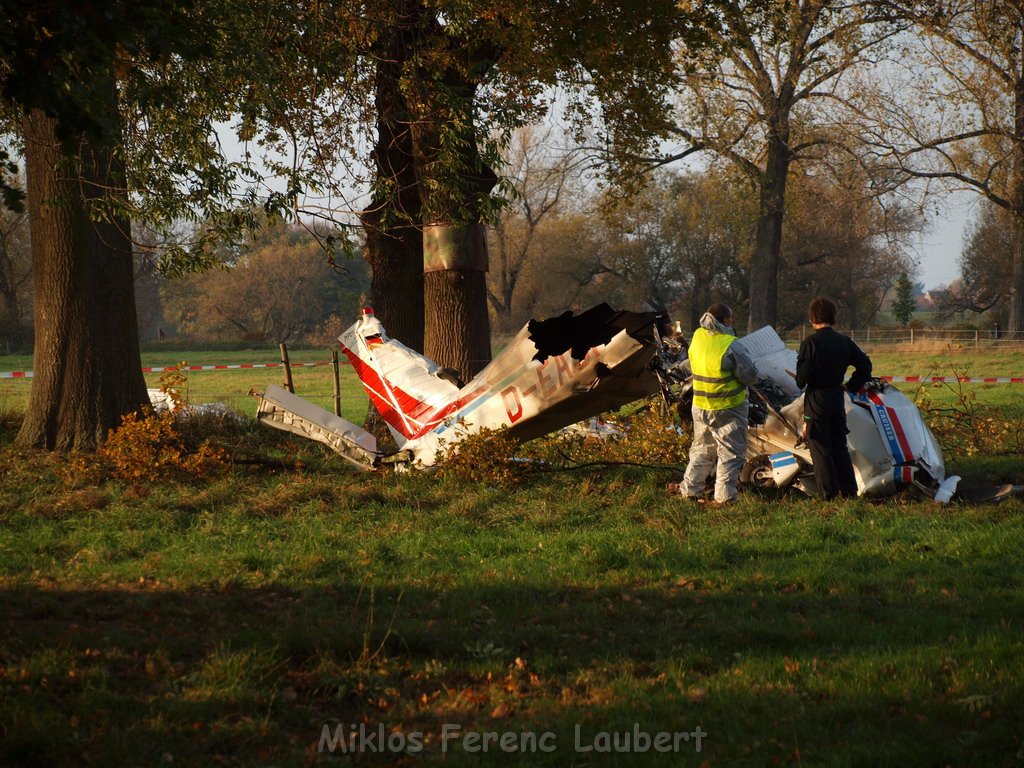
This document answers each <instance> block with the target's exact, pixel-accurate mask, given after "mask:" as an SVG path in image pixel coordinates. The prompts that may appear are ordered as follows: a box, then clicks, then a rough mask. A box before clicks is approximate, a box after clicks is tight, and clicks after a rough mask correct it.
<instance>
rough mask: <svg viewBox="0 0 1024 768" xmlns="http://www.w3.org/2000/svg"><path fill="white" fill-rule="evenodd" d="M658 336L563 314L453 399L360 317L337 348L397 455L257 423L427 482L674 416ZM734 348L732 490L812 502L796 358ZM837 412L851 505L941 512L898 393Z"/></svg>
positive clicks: (908, 407)
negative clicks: (788, 494) (599, 421)
mask: <svg viewBox="0 0 1024 768" xmlns="http://www.w3.org/2000/svg"><path fill="white" fill-rule="evenodd" d="M672 336H673V334H672V333H671V324H670V322H669V319H668V317H667V316H665V315H662V314H657V313H653V312H625V311H617V310H614V309H612V308H611V307H609V306H608V305H607V304H600V305H598V306H596V307H593V308H591V309H589V310H587V311H586V312H583V313H581V314H579V315H573V314H572V313H571V312H565V313H564V314H562V315H560V316H558V317H555V318H551V319H548V320H532V321H530V322H529V323H528V324H527V326H526V327H525V328H523V329H522V330H521V331H520V332H519V333H518V335H517V336H516V337H515V338H514V339H513V340H512V342H511V343H510V344H509V345H508V346H507V347H506V348H505V349H504V350H503V351H502V352H501V353H499V354H498V356H497V357H496V358H495V359H494V360H493V361H492V362H491V363H490V364H489V365H488V366H487V367H486V368H484V370H483V371H481V372H480V373H479V374H478V375H477V376H476V377H474V378H473V380H472V381H470V382H469V383H468V384H465V385H463V384H461V382H459V381H458V380H457V376H456V375H455V374H454V372H451V371H449V370H447V369H443V368H439V367H438V366H437V364H436V363H434V362H433V361H432V360H430V359H428V358H426V357H424V356H423V355H421V354H419V353H417V352H415V351H413V350H411V349H409V348H408V347H406V346H405V345H403V344H402V343H401V342H398V341H396V340H394V339H390V338H388V336H387V334H386V333H385V331H384V327H383V326H382V325H381V323H380V321H379V320H377V318H376V317H375V316H374V314H373V311H372V310H370V309H364V310H363V311H362V314H361V316H360V317H359V319H358V320H357V321H356V323H355V324H354V325H352V326H351V327H350V328H349V329H348V330H346V331H345V332H344V333H343V334H342V335H341V336H340V337H339V339H338V340H339V342H340V343H341V347H342V350H343V351H344V353H345V355H346V356H347V357H348V359H349V361H350V362H351V363H352V366H353V368H354V370H355V371H356V373H357V374H358V376H359V378H360V380H361V381H362V384H363V387H364V388H365V390H366V392H367V394H368V395H369V397H370V401H371V402H372V403H373V405H374V407H375V408H376V410H377V411H378V412H379V413H380V415H381V417H382V418H383V419H384V421H385V423H386V424H387V426H388V429H389V431H390V432H391V435H392V436H393V437H394V439H395V442H396V444H397V445H398V450H397V451H396V452H392V453H388V452H386V451H382V450H379V449H378V446H377V439H376V438H375V437H374V436H373V435H372V434H371V433H369V432H368V431H366V430H365V429H363V428H362V427H360V426H358V425H356V424H353V423H352V422H349V421H347V420H345V419H343V418H341V417H340V416H336V415H334V414H332V413H330V412H328V411H325V410H324V409H322V408H320V407H319V406H316V405H314V404H312V403H310V402H308V401H306V400H303V399H302V398H300V397H298V396H296V395H294V394H292V393H289V392H287V391H286V390H284V389H281V388H280V387H275V386H271V387H268V388H267V391H266V392H265V393H263V394H262V395H261V396H260V398H261V399H260V405H259V410H258V413H257V419H259V420H260V421H261V422H263V423H264V424H267V425H268V426H272V427H276V428H278V429H282V430H285V431H288V432H292V433H295V434H298V435H302V436H304V437H308V438H311V439H313V440H317V441H319V442H321V443H324V444H325V445H327V446H328V447H330V448H331V449H333V450H334V451H336V452H337V453H338V454H340V455H341V456H343V457H344V458H346V459H347V460H348V461H350V462H351V463H353V464H355V465H356V466H359V467H361V468H364V469H375V468H378V467H381V466H384V465H392V466H394V467H395V468H397V469H409V468H415V469H429V468H430V467H432V466H433V465H434V464H435V463H436V462H437V460H438V458H439V457H442V456H443V455H444V454H445V453H446V452H447V451H449V450H450V449H451V448H452V447H453V446H455V445H457V444H458V443H459V441H461V440H463V439H464V438H466V437H467V436H469V435H472V434H475V433H477V432H479V431H480V430H481V429H484V428H490V429H498V428H507V429H508V433H509V435H510V436H512V437H513V438H514V439H516V440H517V441H519V442H525V441H527V440H531V439H533V438H536V437H540V436H542V435H546V434H549V433H551V432H554V431H556V430H558V429H561V428H563V427H567V426H569V425H571V424H575V423H576V422H579V421H581V420H583V419H586V418H588V417H591V416H596V415H598V414H600V413H602V412H605V411H608V410H613V409H616V408H619V407H621V406H623V405H626V404H627V403H630V402H633V401H635V400H639V399H642V398H645V397H648V396H651V395H654V394H657V393H659V392H661V393H662V395H663V396H664V398H665V400H666V402H681V403H682V404H683V406H684V407H685V406H686V405H688V402H687V401H686V399H685V398H686V392H687V390H688V380H689V369H688V366H687V364H686V361H685V345H683V344H680V343H679V342H678V341H677V340H675V339H673V338H672ZM735 343H737V344H743V345H744V346H745V347H746V349H747V351H748V352H750V354H751V357H752V358H753V359H754V361H755V363H756V365H757V368H758V372H759V375H760V379H759V382H758V386H757V387H754V388H752V392H753V397H752V401H751V426H750V429H749V441H748V443H749V448H748V456H747V458H748V461H747V465H746V467H745V468H744V472H743V476H742V480H743V481H744V482H746V483H748V484H750V485H753V486H755V487H759V488H770V487H778V488H785V487H790V486H792V487H796V488H799V489H800V490H802V491H804V492H806V493H809V494H812V495H813V494H814V487H815V486H814V478H813V473H812V471H811V459H810V452H809V451H808V449H807V445H806V443H805V442H804V440H803V437H802V430H801V429H800V427H801V426H802V424H803V395H802V394H801V392H800V391H799V390H798V389H797V387H796V383H795V382H794V380H793V378H792V375H790V374H789V371H790V370H792V369H794V368H795V367H796V352H794V351H793V350H791V349H788V348H787V347H786V345H785V344H784V343H783V341H782V340H781V339H780V338H779V336H778V334H777V333H776V332H775V330H774V329H773V328H770V327H766V328H762V329H761V330H759V331H756V332H755V333H752V334H749V335H748V336H745V337H743V338H741V339H738V340H737V341H736V342H735ZM681 410H683V408H681ZM846 410H847V421H848V423H849V428H850V435H849V444H850V453H851V455H852V458H853V465H854V473H855V475H856V477H857V486H858V493H859V494H860V495H863V496H887V495H891V494H893V493H896V492H897V491H899V490H901V489H902V488H904V487H906V486H914V487H915V488H916V489H917V490H919V491H921V492H922V493H924V494H925V495H927V496H928V497H930V498H934V499H936V500H937V501H949V499H950V497H951V496H952V494H953V492H954V491H955V489H956V484H957V482H958V481H959V478H958V477H955V476H954V477H950V478H946V477H945V470H944V465H943V458H942V451H941V449H940V448H939V445H938V443H936V441H935V438H934V437H933V436H932V434H931V431H930V430H929V429H928V426H927V424H925V422H924V420H923V418H922V417H921V413H920V411H918V409H917V407H916V406H915V405H914V404H913V403H912V402H911V401H910V400H909V399H908V398H907V397H906V396H905V395H904V394H903V393H901V392H900V391H899V390H897V389H895V388H894V387H891V386H886V385H884V384H882V383H881V382H876V383H875V385H874V386H873V387H871V388H869V389H868V390H866V391H865V392H862V393H859V394H856V395H852V396H850V397H849V398H848V402H847V408H846Z"/></svg>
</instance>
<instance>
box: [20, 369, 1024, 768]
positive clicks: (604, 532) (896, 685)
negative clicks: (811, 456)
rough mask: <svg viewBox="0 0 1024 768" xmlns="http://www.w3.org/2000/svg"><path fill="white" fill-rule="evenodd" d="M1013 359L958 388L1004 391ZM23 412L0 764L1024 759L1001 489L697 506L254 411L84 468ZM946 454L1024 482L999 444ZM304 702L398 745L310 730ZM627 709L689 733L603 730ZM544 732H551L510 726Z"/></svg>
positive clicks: (314, 383) (1017, 544)
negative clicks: (298, 430) (196, 448)
mask: <svg viewBox="0 0 1024 768" xmlns="http://www.w3.org/2000/svg"><path fill="white" fill-rule="evenodd" d="M211 354H212V355H214V356H215V357H216V358H217V359H216V360H212V359H211V360H209V362H232V360H228V359H225V353H211ZM238 354H241V353H238ZM193 357H195V360H193V359H190V358H189V357H188V356H185V359H188V360H189V362H195V363H197V364H198V363H201V362H203V360H202V359H201V358H200V357H199V356H193ZM306 357H307V356H306V355H299V354H295V355H293V359H295V360H300V359H304V358H306ZM308 357H309V358H310V359H314V358H313V356H312V355H310V356H308ZM269 359H270V360H272V359H273V358H272V357H271V358H269ZM876 359H878V358H877V357H876ZM901 360H902V362H907V360H906V356H903V358H901ZM247 362H257V361H256V360H247ZM1009 364H1012V362H1011V363H1008V365H1009ZM878 368H879V372H885V369H884V368H883V367H882V365H881V364H880V365H879V366H878ZM0 369H3V370H8V368H7V367H6V361H0ZM329 371H330V368H329V367H327V368H313V369H308V370H307V371H306V373H308V374H309V375H310V378H309V379H308V380H303V379H301V378H300V376H305V375H306V373H302V374H299V372H298V371H297V376H296V384H297V390H298V392H299V394H307V393H308V392H312V391H314V390H315V388H316V387H321V388H323V389H325V390H326V392H327V393H328V394H329V392H330V384H329V381H330V379H329ZM894 372H895V371H894ZM343 376H344V377H345V380H346V381H348V385H347V387H348V390H347V391H348V395H347V397H348V398H349V399H348V400H347V401H346V402H347V405H346V407H347V408H351V409H353V410H356V411H361V410H362V409H363V408H364V406H363V405H362V402H363V401H361V400H359V397H361V396H359V395H357V393H356V392H355V391H354V389H355V387H354V385H355V381H354V377H352V375H351V371H347V372H345V373H343ZM235 377H237V378H235ZM279 377H280V372H276V373H272V372H267V371H244V372H238V373H235V372H231V373H222V372H216V373H195V374H193V375H192V376H191V377H190V394H193V395H196V396H197V397H196V398H195V399H197V400H198V399H202V397H200V396H198V393H199V392H200V391H202V390H201V385H200V383H201V382H202V386H209V387H211V388H214V387H215V388H217V390H218V391H220V392H224V393H232V392H233V393H235V394H234V395H233V396H234V397H235V398H238V399H239V402H246V399H245V398H244V391H246V390H247V389H248V388H249V387H250V386H254V385H255V386H257V387H259V386H263V385H265V383H266V382H276V381H278V379H279ZM205 382H213V383H211V384H209V385H207V384H206V383H205ZM228 382H230V383H228ZM2 383H3V384H4V385H9V384H10V385H15V384H16V385H21V386H24V384H25V383H24V382H2ZM1011 389H1012V385H1005V386H1003V387H1002V388H998V387H994V386H990V387H986V388H979V389H978V392H979V397H980V395H981V394H984V393H988V392H992V393H993V394H992V395H991V396H989V397H990V399H991V401H992V403H993V407H996V408H998V409H1000V411H1001V412H1006V413H1016V411H1014V410H1013V408H1014V407H1015V406H1014V403H1019V400H1020V396H1019V395H1016V396H1013V395H1010V394H1006V392H1007V390H1011ZM210 391H213V390H212V389H211V390H210ZM935 391H936V392H940V391H941V390H940V389H936V390H935ZM1013 391H1015V392H1016V391H1018V390H1013ZM1004 400H1005V402H1003V401H1004ZM0 405H2V401H0ZM254 405H255V404H254V403H252V401H248V405H247V410H246V412H248V413H251V412H252V409H253V408H254ZM2 410H3V409H2V407H0V411H2ZM16 410H17V409H14V408H8V409H7V411H6V413H5V414H4V415H3V418H0V591H2V594H0V605H2V606H3V608H2V610H0V765H4V766H6V765H12V766H22V765H24V766H65V765H97V766H107V765H109V766H123V765H133V766H134V765H138V766H150V765H152V766H166V765H187V766H209V765H239V766H307V765H335V764H349V763H353V762H354V763H357V764H358V763H365V764H371V765H394V764H402V763H407V764H417V763H420V762H428V763H432V764H433V763H444V764H446V765H453V766H461V765H479V764H487V765H515V764H518V765H550V766H567V765H576V766H605V765H608V766H632V765H648V764H650V765H673V766H677V765H681V766H776V765H794V766H850V767H851V768H853V767H855V766H856V767H859V766H872V765H874V766H933V765H934V766H946V765H949V766H1016V765H1020V764H1021V761H1022V760H1024V726H1022V721H1021V718H1020V713H1021V712H1022V711H1024V663H1022V660H1024V634H1022V622H1024V613H1022V606H1024V575H1022V574H1024V514H1022V513H1024V502H1022V501H1021V500H1019V499H1018V500H1012V501H1009V502H1006V503H1004V504H1002V505H999V506H993V505H986V506H969V505H957V504H954V505H950V506H946V507H939V506H936V505H934V504H932V503H927V502H922V501H919V500H916V499H914V498H913V497H910V496H905V497H897V498H894V499H890V500H886V501H882V502H868V501H864V500H857V501H851V502H843V503H828V504H823V503H821V502H818V501H815V500H812V499H809V498H806V497H802V496H800V495H798V494H785V495H778V496H774V497H770V498H761V497H755V496H745V497H744V498H743V500H742V501H741V503H739V504H738V505H736V506H734V507H731V508H727V509H709V508H706V507H703V506H701V505H696V504H692V503H688V502H685V501H682V500H681V499H679V498H673V497H669V496H667V495H666V494H665V493H664V492H663V490H662V487H663V484H664V482H665V481H667V480H670V479H674V477H675V476H676V474H677V473H678V471H679V467H678V466H673V465H669V466H652V467H591V468H587V469H578V470H574V471H564V472H556V473H536V474H531V475H528V476H527V477H525V478H524V479H523V480H522V481H521V482H520V483H519V484H518V485H514V486H497V485H489V484H487V483H466V482H459V481H457V480H455V479H451V478H446V477H438V476H422V475H411V476H395V475H389V474H364V473H360V472H358V471H357V470H354V469H351V468H349V467H348V465H346V464H345V463H344V462H342V461H341V460H340V459H338V458H337V457H334V456H333V455H331V454H329V453H328V452H326V451H325V450H321V448H320V447H319V446H318V445H316V444H314V443H311V442H309V441H302V440H299V439H293V438H291V437H290V436H287V435H284V434H282V433H279V432H276V431H273V430H268V429H266V428H262V427H258V426H256V425H255V424H252V423H250V424H245V425H242V426H239V427H236V428H234V429H233V430H229V431H228V432H227V433H226V434H224V435H220V436H219V439H220V441H221V442H222V444H224V445H226V446H227V448H228V450H229V452H231V453H232V454H233V455H238V456H248V457H251V456H253V455H261V456H263V457H264V460H262V461H260V462H256V463H241V462H239V463H236V464H234V465H231V466H229V467H228V468H227V470H226V471H225V473H224V474H222V475H219V476H216V477H213V478H210V479H205V480H203V479H195V480H191V481H175V480H166V481H161V482H157V483H143V482H127V481H120V480H115V479H106V480H102V481H100V482H97V480H96V478H95V477H94V476H93V475H91V474H90V473H89V472H87V471H84V470H83V468H82V465H81V462H80V460H78V459H76V458H75V457H66V456H51V455H46V454H41V453H38V452H33V451H21V450H17V449H14V448H13V447H11V440H12V439H13V435H14V430H15V428H16V426H17V420H18V417H17V413H16V412H15V411H16ZM948 470H949V471H950V472H956V473H957V474H960V475H962V476H963V477H964V481H963V482H964V483H965V484H973V485H985V484H992V483H1003V482H1012V483H1018V484H1019V483H1024V462H1022V461H1021V458H1020V456H1016V455H1004V456H958V457H957V458H955V459H954V460H953V461H952V462H951V463H950V466H949V467H948ZM325 726H326V728H327V733H328V734H330V735H331V736H333V735H334V734H335V733H336V729H337V728H338V726H341V727H342V731H341V733H344V732H346V731H348V730H350V729H351V728H353V727H354V728H355V729H356V730H357V731H358V728H359V726H363V727H364V730H367V731H368V732H372V733H374V734H376V733H377V729H378V728H379V727H383V729H384V734H385V737H386V739H385V740H387V739H391V743H392V744H393V745H395V746H399V745H401V744H404V745H405V746H406V747H407V748H410V747H411V749H407V751H406V753H404V754H398V753H393V752H388V751H385V752H379V751H378V752H373V751H370V748H374V749H377V748H380V746H381V744H380V740H379V739H378V738H376V737H375V738H374V739H373V740H372V741H371V742H370V743H369V745H367V743H366V742H363V743H362V744H361V746H362V748H363V749H362V751H360V752H358V753H357V754H354V755H353V754H345V753H343V751H342V748H341V747H340V746H336V748H335V750H334V751H333V752H331V751H330V749H329V744H328V743H327V742H324V741H322V736H323V734H324V728H325ZM698 728H699V729H700V733H702V734H706V735H705V736H703V737H702V739H701V749H700V751H699V752H698V751H697V750H696V745H695V743H694V740H693V738H692V734H693V733H694V732H696V731H697V729H698ZM455 729H461V730H458V731H456V730H455ZM634 729H636V730H637V731H640V732H643V733H647V734H650V735H651V736H652V737H653V736H655V735H656V734H658V733H659V732H669V733H680V734H681V733H686V734H687V735H688V736H687V740H686V741H682V740H681V738H678V739H676V744H677V746H678V748H679V749H678V751H676V752H670V753H667V754H659V753H655V752H654V751H653V750H651V749H649V750H648V751H647V752H643V753H640V754H617V753H606V752H602V751H598V749H599V748H600V747H602V746H604V745H605V744H606V743H611V742H606V741H605V736H602V734H611V733H618V734H622V733H625V732H630V733H632V732H633V731H634ZM577 731H578V736H577ZM482 732H493V733H495V734H496V735H503V734H511V736H506V744H510V743H511V742H513V741H514V742H516V743H517V744H520V745H525V747H526V748H527V751H526V752H521V753H510V752H506V751H503V749H502V748H501V747H500V745H499V744H498V743H497V742H491V743H490V744H489V749H488V751H487V752H486V753H482V752H480V751H479V747H480V744H479V742H473V741H472V740H471V739H472V738H474V737H472V736H471V737H470V739H469V740H467V739H466V738H464V737H465V736H466V734H480V733H482ZM442 733H448V734H449V735H452V734H453V733H455V734H457V735H455V736H454V737H453V738H450V739H449V740H448V741H447V742H442V738H441V737H442ZM523 733H527V734H529V733H533V734H536V736H534V737H529V736H526V737H524V736H522V734H523ZM544 733H551V734H553V735H552V736H550V737H548V738H546V739H545V740H544V741H543V742H541V743H543V744H544V745H546V746H547V747H553V748H554V751H551V752H541V751H529V748H530V747H531V746H536V745H537V742H536V741H533V742H531V741H530V739H531V738H534V739H536V738H537V737H539V735H541V734H544ZM496 738H497V736H496ZM608 738H609V739H610V737H608ZM619 742H620V743H621V742H622V737H621V735H620V736H619ZM417 744H422V752H420V751H418V750H416V749H415V747H416V745H417ZM321 748H322V751H321ZM578 748H579V750H586V749H587V748H590V750H589V751H578Z"/></svg>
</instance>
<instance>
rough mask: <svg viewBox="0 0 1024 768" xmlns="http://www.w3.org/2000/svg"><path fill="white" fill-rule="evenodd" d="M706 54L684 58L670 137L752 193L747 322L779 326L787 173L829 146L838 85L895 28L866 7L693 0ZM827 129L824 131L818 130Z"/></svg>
mask: <svg viewBox="0 0 1024 768" xmlns="http://www.w3.org/2000/svg"><path fill="white" fill-rule="evenodd" d="M692 5H693V7H694V9H695V12H696V13H697V14H698V16H699V17H700V18H702V20H703V23H704V24H705V26H706V29H707V31H708V34H709V35H710V37H711V39H712V40H713V42H714V44H715V45H714V46H713V47H711V48H709V49H707V50H701V51H698V52H697V55H694V54H693V53H692V52H690V53H688V55H685V56H684V58H683V60H682V63H681V65H682V66H684V67H685V68H686V72H687V77H686V85H687V90H686V91H684V93H683V96H682V98H681V114H680V120H679V124H678V127H677V129H676V134H677V136H678V137H679V138H681V139H683V140H684V141H685V142H686V146H685V149H684V150H683V151H682V152H680V153H678V154H676V155H673V156H670V157H668V158H666V159H665V161H670V160H673V159H676V158H680V157H685V156H687V155H689V154H691V153H692V152H694V151H710V152H714V153H716V154H718V155H720V156H722V157H723V158H725V159H727V160H729V161H731V162H732V163H734V164H735V165H736V167H737V168H738V169H739V170H740V171H741V172H742V173H743V174H745V175H746V176H747V177H748V178H749V179H750V181H751V183H752V185H753V187H754V189H755V190H756V194H757V199H758V212H757V225H756V233H755V238H754V244H753V251H752V255H751V258H750V313H749V318H748V324H747V327H748V329H749V330H756V329H758V328H760V327H762V326H764V325H772V324H774V323H775V322H776V321H777V320H778V282H779V263H780V262H779V254H780V249H781V247H782V231H783V221H784V218H785V207H786V192H787V182H788V180H789V172H790V166H791V164H792V163H794V162H799V161H801V160H803V159H805V158H807V157H809V156H811V155H812V154H813V153H814V152H815V150H816V149H818V148H820V147H822V146H824V145H827V144H830V143H834V142H835V141H836V133H835V131H834V130H831V126H833V125H835V124H836V123H837V122H838V121H839V118H837V117H836V115H835V114H831V115H827V116H826V112H825V110H824V106H825V105H826V104H828V105H831V111H832V112H833V113H834V112H835V111H836V110H838V109H839V107H841V106H842V104H843V103H844V100H845V96H847V95H848V94H844V92H843V88H842V81H843V78H844V76H847V75H848V74H849V73H850V72H851V70H854V69H855V68H857V67H860V66H861V65H864V64H869V63H871V62H872V61H873V60H874V58H875V57H876V56H878V55H880V49H881V48H882V45H883V43H885V42H886V41H887V40H889V39H891V37H892V36H893V35H894V34H895V33H896V32H897V31H898V29H899V28H900V25H899V23H898V22H893V21H892V18H891V15H889V14H887V13H884V12H879V11H878V9H877V3H875V2H874V1H873V0H697V2H695V3H693V4H692ZM823 127H825V128H826V130H824V131H823V130H822V128H823Z"/></svg>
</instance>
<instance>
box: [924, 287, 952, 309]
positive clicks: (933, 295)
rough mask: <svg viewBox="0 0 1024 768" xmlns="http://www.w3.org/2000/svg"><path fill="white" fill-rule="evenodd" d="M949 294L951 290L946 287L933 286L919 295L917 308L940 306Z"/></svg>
mask: <svg viewBox="0 0 1024 768" xmlns="http://www.w3.org/2000/svg"><path fill="white" fill-rule="evenodd" d="M948 295H949V291H948V290H947V289H945V288H933V289H932V290H930V291H925V292H924V293H922V294H921V295H920V296H918V297H917V309H919V310H929V309H935V308H936V307H938V306H939V305H940V304H941V303H942V301H943V299H945V298H946V296H948Z"/></svg>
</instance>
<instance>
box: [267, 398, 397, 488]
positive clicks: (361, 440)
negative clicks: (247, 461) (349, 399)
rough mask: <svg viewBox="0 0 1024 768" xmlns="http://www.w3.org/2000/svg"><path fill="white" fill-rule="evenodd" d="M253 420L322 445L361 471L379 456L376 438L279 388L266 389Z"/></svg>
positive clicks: (372, 467) (374, 464)
mask: <svg viewBox="0 0 1024 768" xmlns="http://www.w3.org/2000/svg"><path fill="white" fill-rule="evenodd" d="M256 419H257V420H258V421H260V422H261V423H263V424H266V425H267V426H270V427H274V428H276V429H280V430H283V431H285V432H291V433H292V434H294V435H300V436H302V437H308V438H309V439H311V440H316V441H317V442H319V443H323V444H324V445H326V446H327V447H328V448H330V449H331V450H333V451H334V452H336V453H337V454H338V455H340V456H342V457H343V458H345V459H347V460H348V461H349V462H351V463H352V464H354V465H356V466H357V467H359V468H361V469H374V468H375V467H376V465H377V463H378V461H379V459H380V456H381V455H380V453H379V452H378V451H377V438H376V437H374V436H373V435H372V434H370V433H369V432H367V431H366V430H365V429H363V428H362V427H360V426H357V425H355V424H353V423H352V422H350V421H347V420H346V419H343V418H342V417H341V416H336V415H335V414H333V413H331V412H330V411H325V410H324V409H323V408H321V407H320V406H318V405H314V404H313V403H311V402H309V401H308V400H303V399H302V398H301V397H298V396H297V395H293V394H292V393H291V392H288V391H287V390H285V389H281V387H277V386H273V385H271V386H269V387H267V391H266V392H264V393H263V395H262V397H261V398H260V405H259V409H258V410H257V412H256Z"/></svg>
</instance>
